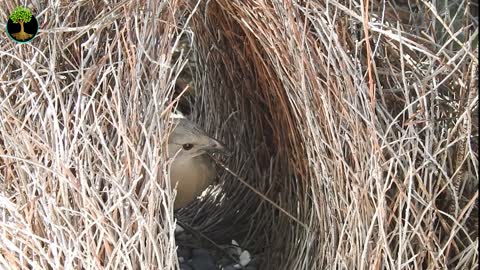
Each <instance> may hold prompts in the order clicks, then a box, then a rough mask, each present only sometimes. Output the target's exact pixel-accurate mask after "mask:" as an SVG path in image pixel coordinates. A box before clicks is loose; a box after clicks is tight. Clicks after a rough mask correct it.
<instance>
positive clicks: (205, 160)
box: [170, 155, 216, 209]
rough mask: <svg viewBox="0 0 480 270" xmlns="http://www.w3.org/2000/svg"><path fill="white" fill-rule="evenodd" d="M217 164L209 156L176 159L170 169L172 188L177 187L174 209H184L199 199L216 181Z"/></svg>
mask: <svg viewBox="0 0 480 270" xmlns="http://www.w3.org/2000/svg"><path fill="white" fill-rule="evenodd" d="M215 174H216V173H215V164H214V163H213V161H212V160H211V158H210V157H209V156H207V155H201V156H197V157H194V158H180V159H177V158H176V159H175V160H174V161H173V163H172V166H171V168H170V183H171V185H172V188H173V187H175V185H177V196H176V197H175V206H174V208H175V209H177V208H180V207H184V206H186V205H187V204H189V203H190V202H191V201H193V200H194V199H195V198H197V197H198V196H199V195H200V194H201V193H202V192H203V191H204V190H205V189H206V188H207V187H208V185H210V184H211V183H212V182H213V180H214V179H215Z"/></svg>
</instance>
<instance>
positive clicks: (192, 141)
mask: <svg viewBox="0 0 480 270" xmlns="http://www.w3.org/2000/svg"><path fill="white" fill-rule="evenodd" d="M174 121H175V123H174V125H175V127H174V129H173V131H172V133H171V134H170V137H169V138H168V156H169V157H175V158H176V159H181V158H194V157H196V156H200V155H203V154H205V153H212V152H223V153H225V152H226V148H225V146H224V145H223V144H222V143H220V142H219V141H217V140H215V139H213V138H212V137H210V136H208V135H207V133H205V131H203V130H202V129H200V127H198V126H197V125H196V124H195V123H193V122H191V121H189V120H187V119H185V118H174Z"/></svg>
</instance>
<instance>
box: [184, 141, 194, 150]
mask: <svg viewBox="0 0 480 270" xmlns="http://www.w3.org/2000/svg"><path fill="white" fill-rule="evenodd" d="M192 148H193V144H191V143H186V144H184V145H183V149H185V150H187V151H188V150H190V149H192Z"/></svg>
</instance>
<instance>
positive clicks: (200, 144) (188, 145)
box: [168, 118, 224, 209]
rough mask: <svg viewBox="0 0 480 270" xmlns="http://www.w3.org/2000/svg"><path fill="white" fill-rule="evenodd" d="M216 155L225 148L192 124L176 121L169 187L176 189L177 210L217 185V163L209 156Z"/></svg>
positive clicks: (187, 121) (172, 136) (170, 151)
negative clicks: (213, 185)
mask: <svg viewBox="0 0 480 270" xmlns="http://www.w3.org/2000/svg"><path fill="white" fill-rule="evenodd" d="M215 151H224V147H223V145H222V144H221V143H219V142H218V141H217V140H215V139H213V138H211V137H210V136H208V135H207V134H206V133H205V132H204V131H203V130H201V129H200V128H199V127H198V126H197V125H195V124H194V123H193V122H191V121H189V120H187V119H183V118H180V119H176V126H175V128H174V130H173V132H172V133H171V134H170V137H169V140H168V155H169V157H170V158H173V162H172V164H171V167H170V183H171V185H172V187H175V186H176V188H177V195H176V197H175V204H174V209H178V208H181V207H184V206H186V205H188V204H189V203H190V202H192V201H193V200H194V199H195V198H197V197H198V196H199V195H200V194H201V193H202V192H203V191H204V190H205V189H206V188H207V187H208V185H210V184H211V183H212V182H213V181H214V179H215V177H216V170H215V163H214V162H213V160H212V159H211V158H210V156H209V155H208V153H210V152H215Z"/></svg>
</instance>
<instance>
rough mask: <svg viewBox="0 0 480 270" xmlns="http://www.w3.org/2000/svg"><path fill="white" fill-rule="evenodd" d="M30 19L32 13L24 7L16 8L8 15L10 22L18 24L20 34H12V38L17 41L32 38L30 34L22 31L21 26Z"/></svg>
mask: <svg viewBox="0 0 480 270" xmlns="http://www.w3.org/2000/svg"><path fill="white" fill-rule="evenodd" d="M31 19H32V12H30V10H29V9H28V8H26V7H16V8H15V10H14V11H13V12H12V14H11V15H10V20H12V22H13V23H18V24H20V32H17V33H12V36H13V37H14V38H15V39H17V40H26V39H29V38H31V37H32V34H29V33H27V32H25V31H24V27H23V24H24V23H28V22H29V21H30V20H31Z"/></svg>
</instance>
